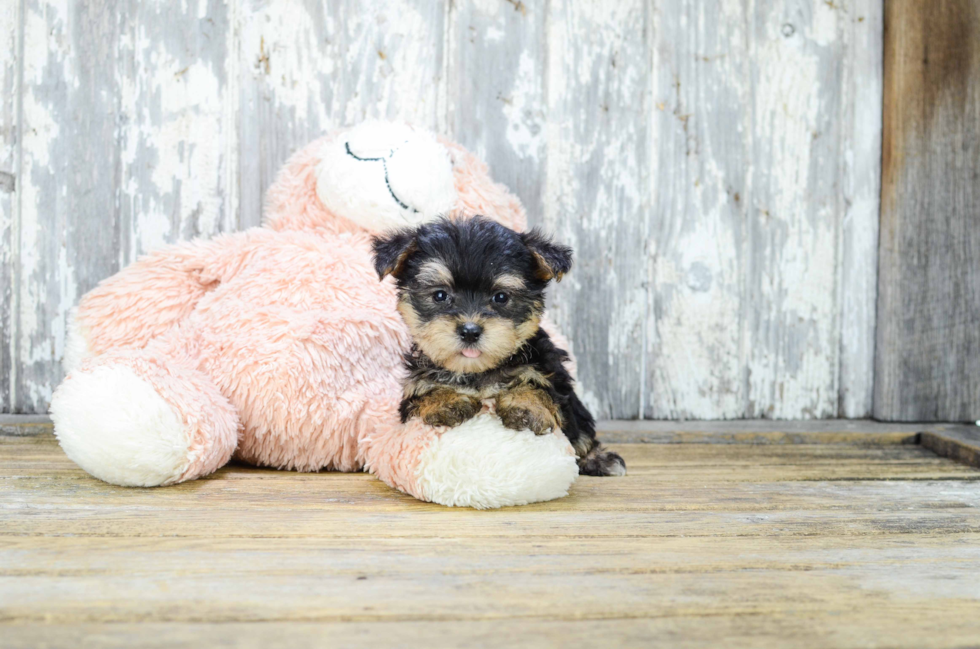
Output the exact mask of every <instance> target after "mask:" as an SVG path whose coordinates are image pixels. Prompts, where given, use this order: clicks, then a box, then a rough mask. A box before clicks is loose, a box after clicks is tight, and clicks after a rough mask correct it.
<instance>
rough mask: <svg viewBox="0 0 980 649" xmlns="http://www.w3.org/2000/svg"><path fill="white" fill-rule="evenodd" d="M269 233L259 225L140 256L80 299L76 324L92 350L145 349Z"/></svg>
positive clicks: (185, 313) (99, 352)
mask: <svg viewBox="0 0 980 649" xmlns="http://www.w3.org/2000/svg"><path fill="white" fill-rule="evenodd" d="M270 234H272V233H270V232H269V231H268V230H262V229H259V228H256V229H253V230H247V231H245V232H239V233H237V234H232V235H223V236H219V237H216V238H214V239H211V240H195V241H188V242H184V243H178V244H174V245H171V246H167V247H165V248H161V249H160V250H157V251H154V252H151V253H150V254H148V255H145V256H143V257H140V258H139V259H138V260H137V261H136V262H134V263H133V264H131V265H129V266H127V267H126V268H124V269H123V270H121V271H119V272H118V273H116V274H115V275H113V276H111V277H108V278H106V279H104V280H103V281H102V282H100V283H99V285H98V286H96V287H95V288H94V289H92V290H91V291H89V292H88V293H87V294H85V296H84V297H83V298H82V300H81V302H80V303H79V305H78V310H77V313H76V315H75V322H76V324H77V326H78V328H79V330H80V332H81V334H82V335H83V336H84V338H85V342H86V344H87V348H88V351H89V352H90V353H94V354H96V355H98V354H103V353H105V352H107V351H109V350H112V349H120V348H142V347H144V346H146V344H147V342H148V341H150V340H151V339H153V338H155V337H157V336H159V335H160V334H163V333H165V332H166V331H168V330H169V329H170V328H172V327H173V326H174V325H175V324H176V323H177V322H179V321H180V320H181V319H183V318H185V317H186V316H187V315H188V314H189V313H190V312H191V311H193V310H194V307H195V306H196V305H197V303H198V301H199V300H200V299H201V298H202V297H203V296H204V295H205V294H206V293H207V292H208V291H211V290H213V289H214V288H215V287H217V286H218V285H219V284H220V283H221V282H222V281H227V279H228V278H230V277H231V276H232V275H233V274H234V273H235V272H236V271H237V270H238V268H240V267H241V265H242V261H243V258H244V257H245V256H246V255H247V253H248V252H249V251H251V250H254V249H255V248H256V247H257V244H259V243H261V241H263V240H264V239H265V238H267V237H268V236H269V235H270Z"/></svg>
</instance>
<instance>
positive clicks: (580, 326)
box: [0, 0, 975, 418]
mask: <svg viewBox="0 0 980 649" xmlns="http://www.w3.org/2000/svg"><path fill="white" fill-rule="evenodd" d="M882 14H883V8H882V2H881V0H834V1H833V2H831V1H827V0H603V1H600V0H595V1H586V0H547V1H545V0H542V1H540V2H536V1H534V0H520V1H518V0H479V1H467V0H442V1H436V0H329V1H328V0H308V1H305V2H303V1H299V0H295V1H286V0H282V1H276V2H271V1H269V2H261V1H253V0H224V1H219V0H215V1H212V2H205V1H203V0H183V1H182V2H178V1H174V0H160V1H157V2H148V1H147V2H139V1H135V0H129V1H127V0H119V1H111V0H98V1H96V0H93V1H90V2H76V1H72V0H5V1H4V2H2V3H0V66H2V67H0V97H2V105H0V129H2V130H0V134H2V148H0V290H2V291H3V301H2V310H0V332H2V333H0V336H2V340H0V370H2V371H0V395H2V396H0V404H2V408H3V410H4V411H7V410H13V411H21V412H31V411H44V410H46V408H47V406H48V401H49V399H50V396H51V392H52V390H53V388H54V387H55V386H56V385H57V383H58V381H59V380H60V378H61V370H60V362H61V358H62V355H63V353H64V347H65V322H66V316H67V314H68V311H69V309H70V308H71V307H72V305H73V304H74V303H75V302H76V301H77V300H78V299H79V297H80V296H81V295H82V294H83V293H84V292H85V291H87V290H89V289H90V288H92V287H93V286H94V285H95V284H96V283H97V282H98V281H99V280H100V279H102V278H104V277H106V276H108V275H110V274H112V273H114V272H115V271H117V270H118V269H120V268H121V267H123V266H125V265H126V264H128V263H129V262H131V261H132V260H133V259H135V258H136V257H137V256H138V255H140V254H141V253H144V252H146V251H149V250H152V249H154V248H157V247H159V246H162V245H165V244H167V243H170V242H174V241H178V240H181V239H187V238H190V237H196V236H208V235H212V234H215V233H217V232H224V231H229V230H236V229H240V228H245V227H249V226H255V225H258V224H259V222H260V217H261V213H260V208H261V203H262V195H263V192H264V191H265V190H266V188H267V187H268V186H269V184H270V182H271V181H272V179H273V176H274V174H275V172H276V170H277V169H278V167H279V166H280V165H281V164H282V162H283V161H284V160H285V159H286V158H287V157H288V156H289V154H290V153H291V152H292V151H294V150H296V149H297V148H298V147H300V146H302V145H303V144H305V143H306V142H308V141H309V140H311V139H312V138H315V137H317V136H318V135H319V134H321V133H322V132H324V131H325V130H327V129H331V128H334V127H336V126H339V125H344V124H349V123H352V122H355V121H358V120H360V119H363V118H365V117H384V118H393V119H402V120H407V121H410V122H413V123H415V124H420V125H425V126H428V127H431V128H433V129H436V130H438V131H440V132H442V133H446V134H449V135H450V136H452V137H454V138H456V139H458V140H459V141H461V142H462V143H463V144H465V145H466V146H468V147H471V148H472V149H473V150H475V151H476V152H478V153H479V154H480V155H482V156H484V157H485V158H486V159H487V161H488V162H489V163H490V166H491V170H492V172H493V174H494V175H495V177H496V178H497V179H499V180H501V181H503V182H505V183H507V184H508V185H510V186H511V187H512V188H513V189H514V190H515V191H516V192H517V193H518V194H519V195H520V196H521V198H522V199H523V200H524V202H525V204H526V206H527V208H528V211H529V212H530V214H531V218H532V221H533V222H535V223H537V224H540V225H543V226H545V227H546V228H548V229H550V230H552V231H554V232H556V233H557V234H558V235H559V236H560V237H561V238H562V239H564V240H565V241H567V242H569V243H571V244H572V245H574V246H575V248H576V249H577V251H578V260H579V262H578V267H577V268H576V269H575V270H574V271H573V273H572V274H571V275H570V277H569V278H568V279H567V280H566V282H563V283H562V284H561V286H560V287H559V289H558V290H557V291H556V292H555V295H554V304H555V306H554V312H555V314H556V315H557V319H558V321H559V322H560V324H561V325H562V326H563V328H564V329H565V330H566V331H567V332H568V333H569V334H570V335H571V337H572V339H573V341H574V343H573V344H574V350H575V352H576V353H577V355H578V357H579V359H580V368H581V375H582V384H583V388H584V392H585V394H586V395H587V400H588V403H589V404H590V405H592V406H593V407H594V408H595V410H596V411H597V414H598V415H599V416H601V417H625V418H630V417H637V416H644V417H650V418H739V417H773V418H799V417H835V416H846V417H862V416H867V415H869V414H870V413H871V412H872V407H873V402H872V396H873V393H874V377H873V373H874V342H875V335H876V328H875V313H876V282H877V251H878V222H879V220H878V219H879V195H880V193H879V185H880V171H881V164H880V160H881V113H882V96H881V95H882V50H883V41H882V39H883V28H882V21H883V16H882ZM973 128H975V125H973Z"/></svg>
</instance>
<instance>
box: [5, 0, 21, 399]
mask: <svg viewBox="0 0 980 649" xmlns="http://www.w3.org/2000/svg"><path fill="white" fill-rule="evenodd" d="M20 9H21V5H20V3H14V2H8V3H4V4H3V5H2V6H0V413H4V412H10V411H11V406H12V400H11V398H10V397H11V392H10V375H11V371H12V368H13V359H12V357H11V353H10V352H11V347H10V342H11V333H12V330H11V325H12V322H13V312H12V309H11V304H12V301H13V292H14V277H15V266H16V263H17V262H16V258H15V248H16V247H15V246H14V245H13V242H14V240H15V238H16V234H15V224H16V222H17V215H16V212H17V191H16V190H17V175H18V168H17V165H18V160H19V156H18V155H17V143H18V141H19V139H20V128H19V110H20V102H19V99H20V96H21V94H20V71H21V67H20V60H21V57H20V44H21V41H20V35H21V33H22V30H21V29H20V25H21V15H22V14H21V10H20Z"/></svg>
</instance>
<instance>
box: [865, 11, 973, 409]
mask: <svg viewBox="0 0 980 649" xmlns="http://www.w3.org/2000/svg"><path fill="white" fill-rule="evenodd" d="M887 7H888V8H887V22H886V25H887V29H886V39H885V43H886V45H885V56H886V61H887V66H886V70H887V71H888V72H887V76H886V81H885V102H884V106H885V112H884V116H885V127H886V128H885V133H886V135H885V143H884V155H883V160H884V168H883V191H882V213H881V252H880V254H881V277H880V280H879V283H878V286H879V290H878V314H879V320H880V327H879V329H878V343H877V350H878V352H877V375H878V380H877V385H876V393H875V404H874V413H875V415H876V416H878V417H881V418H885V419H902V420H909V421H922V420H935V419H945V420H953V421H957V420H958V421H975V420H977V419H978V418H980V6H978V4H977V3H976V2H975V1H974V0H929V1H926V0H914V1H913V0H909V1H908V2H892V3H888V5H887Z"/></svg>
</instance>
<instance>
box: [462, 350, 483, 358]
mask: <svg viewBox="0 0 980 649" xmlns="http://www.w3.org/2000/svg"><path fill="white" fill-rule="evenodd" d="M463 356H465V357H466V358H479V357H480V350H479V349H470V348H469V347H467V348H466V349H464V350H463Z"/></svg>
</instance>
